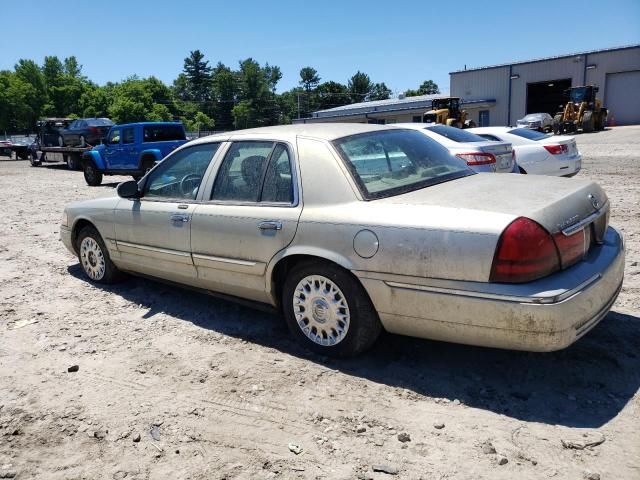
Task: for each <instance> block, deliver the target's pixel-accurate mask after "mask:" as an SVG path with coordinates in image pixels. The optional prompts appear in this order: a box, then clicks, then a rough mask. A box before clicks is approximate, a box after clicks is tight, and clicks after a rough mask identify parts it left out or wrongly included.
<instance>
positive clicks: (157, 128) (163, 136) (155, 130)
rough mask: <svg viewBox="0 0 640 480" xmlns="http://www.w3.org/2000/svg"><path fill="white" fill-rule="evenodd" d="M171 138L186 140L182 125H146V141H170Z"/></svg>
mask: <svg viewBox="0 0 640 480" xmlns="http://www.w3.org/2000/svg"><path fill="white" fill-rule="evenodd" d="M170 140H186V137H185V135H184V128H182V125H145V127H144V141H145V142H168V141H170Z"/></svg>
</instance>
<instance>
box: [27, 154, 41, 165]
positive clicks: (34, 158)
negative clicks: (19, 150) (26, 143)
mask: <svg viewBox="0 0 640 480" xmlns="http://www.w3.org/2000/svg"><path fill="white" fill-rule="evenodd" d="M29 164H30V165H31V166H32V167H39V166H40V165H41V162H40V160H38V155H37V154H36V155H35V156H34V155H33V154H32V155H31V156H30V157H29Z"/></svg>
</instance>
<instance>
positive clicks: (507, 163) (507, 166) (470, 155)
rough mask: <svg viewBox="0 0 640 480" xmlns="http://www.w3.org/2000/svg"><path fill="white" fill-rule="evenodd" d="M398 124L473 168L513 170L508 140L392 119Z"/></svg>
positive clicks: (514, 166)
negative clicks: (418, 132)
mask: <svg viewBox="0 0 640 480" xmlns="http://www.w3.org/2000/svg"><path fill="white" fill-rule="evenodd" d="M393 126H395V127H398V128H410V129H412V130H419V131H420V132H422V133H424V134H425V135H427V136H428V137H429V138H431V139H433V140H435V141H436V142H438V143H439V144H441V145H443V146H445V147H446V148H447V149H448V150H449V151H450V152H451V154H452V155H455V156H456V157H458V158H460V159H461V160H464V161H465V162H466V163H467V165H468V166H469V167H471V168H472V169H473V170H474V171H476V172H495V173H517V172H518V168H517V165H516V162H515V157H514V155H513V149H512V148H511V144H510V143H509V142H507V141H505V142H492V141H488V140H487V139H486V138H482V137H479V136H478V135H476V134H474V133H470V130H461V129H459V128H454V127H447V126H446V125H437V124H433V123H394V124H393Z"/></svg>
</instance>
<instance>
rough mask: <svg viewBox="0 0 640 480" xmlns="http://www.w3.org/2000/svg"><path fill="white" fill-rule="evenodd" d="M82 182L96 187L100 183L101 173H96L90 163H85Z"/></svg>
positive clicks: (92, 164)
mask: <svg viewBox="0 0 640 480" xmlns="http://www.w3.org/2000/svg"><path fill="white" fill-rule="evenodd" d="M83 170H84V181H85V182H87V185H89V186H91V187H97V186H98V185H100V184H101V183H102V173H101V172H99V171H98V169H97V168H96V166H95V164H94V163H93V162H92V161H90V160H89V161H86V162H85V164H84V169H83Z"/></svg>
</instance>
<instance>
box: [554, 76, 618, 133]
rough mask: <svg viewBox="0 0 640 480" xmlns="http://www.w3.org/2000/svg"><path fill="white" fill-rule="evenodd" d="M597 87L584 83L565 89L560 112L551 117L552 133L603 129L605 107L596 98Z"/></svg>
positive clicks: (605, 115) (604, 124)
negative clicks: (584, 84) (564, 99)
mask: <svg viewBox="0 0 640 480" xmlns="http://www.w3.org/2000/svg"><path fill="white" fill-rule="evenodd" d="M597 92H598V87H594V86H593V85H586V86H581V87H572V88H569V89H568V90H566V91H565V95H566V96H567V97H568V101H567V103H566V104H565V105H564V107H563V109H562V111H561V112H558V113H556V115H555V117H553V131H554V133H560V134H563V133H575V132H578V131H582V132H593V131H594V130H604V127H605V126H606V125H607V115H608V112H607V109H606V108H602V102H601V100H600V99H599V98H596V93H597Z"/></svg>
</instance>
